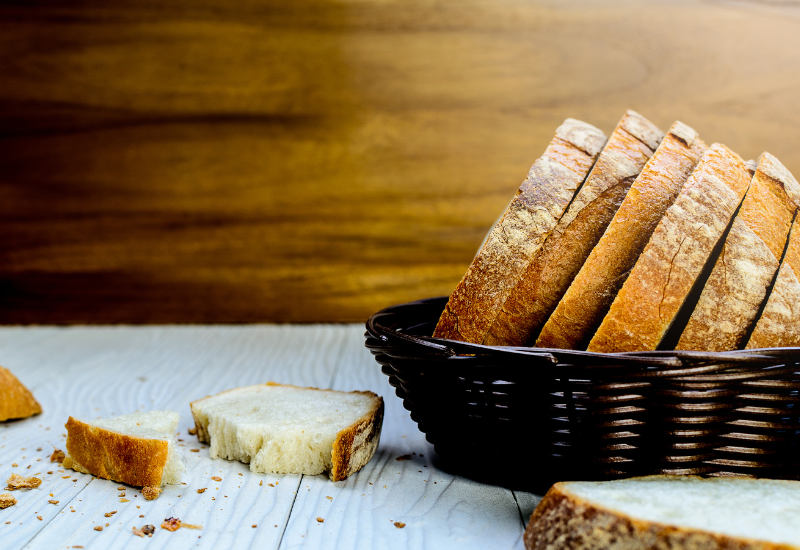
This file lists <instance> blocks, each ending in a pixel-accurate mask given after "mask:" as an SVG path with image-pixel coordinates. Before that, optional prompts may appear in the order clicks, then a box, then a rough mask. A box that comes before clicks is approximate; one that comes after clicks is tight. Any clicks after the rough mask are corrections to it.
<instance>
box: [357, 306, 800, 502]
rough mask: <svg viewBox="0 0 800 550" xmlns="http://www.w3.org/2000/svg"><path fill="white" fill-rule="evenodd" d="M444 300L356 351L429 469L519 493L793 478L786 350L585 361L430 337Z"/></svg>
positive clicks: (796, 408)
mask: <svg viewBox="0 0 800 550" xmlns="http://www.w3.org/2000/svg"><path fill="white" fill-rule="evenodd" d="M446 302H447V297H446V296H445V297H439V298H430V299H426V300H419V301H415V302H410V303H408V304H402V305H396V306H392V307H389V308H386V309H383V310H381V311H379V312H378V313H376V314H374V315H373V316H372V317H370V319H369V321H368V322H367V332H366V335H365V336H366V346H367V348H368V349H369V350H370V351H371V352H372V353H373V355H374V356H375V359H376V360H377V362H378V363H379V364H380V365H381V367H382V371H383V373H384V374H386V375H387V376H388V377H389V383H390V384H391V385H392V386H393V387H394V388H395V392H396V394H397V396H398V397H399V398H400V399H402V400H403V405H404V406H405V408H406V409H408V410H409V411H410V412H411V418H412V419H413V420H414V421H415V422H416V423H417V425H418V426H419V429H420V430H421V431H422V432H423V433H425V435H426V437H427V439H428V441H430V442H431V443H432V444H433V446H434V449H435V451H436V453H437V455H439V457H440V458H441V461H442V465H443V466H444V467H446V468H449V469H451V470H454V471H456V472H457V473H460V474H463V475H467V476H469V477H472V478H474V479H479V480H482V481H487V482H492V483H498V484H502V485H506V486H509V485H512V486H516V487H518V488H527V489H531V490H542V489H546V488H547V486H549V484H551V483H552V482H554V481H557V480H579V479H580V480H606V479H614V478H621V477H630V476H637V475H649V474H678V475H682V474H696V475H710V476H720V475H739V476H758V477H770V478H784V479H797V478H800V468H798V467H799V466H800V464H799V463H800V456H799V455H798V452H800V399H799V398H798V391H799V390H800V348H769V349H760V350H746V351H732V352H725V353H706V352H702V353H701V352H687V351H657V352H638V353H618V354H604V353H590V352H582V351H569V350H559V349H540V348H513V347H492V346H483V345H476V344H466V343H463V342H456V341H451V340H442V339H436V338H432V337H431V336H430V335H431V334H432V333H433V329H434V327H435V325H436V322H437V321H438V319H439V316H440V314H441V312H442V310H443V309H444V306H445V304H446Z"/></svg>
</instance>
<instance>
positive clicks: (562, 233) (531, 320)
mask: <svg viewBox="0 0 800 550" xmlns="http://www.w3.org/2000/svg"><path fill="white" fill-rule="evenodd" d="M663 137H664V132H662V131H661V130H660V129H659V128H658V127H657V126H656V125H655V124H653V123H652V122H650V121H649V120H647V119H646V118H644V117H643V116H642V115H640V114H639V113H637V112H635V111H628V112H627V113H626V114H625V115H624V116H623V117H622V119H621V120H620V121H619V123H618V124H617V127H616V128H615V129H614V132H612V134H611V137H610V138H609V139H608V143H606V146H605V148H603V151H602V152H601V153H600V156H599V157H598V158H597V162H596V163H595V165H594V167H593V168H592V171H591V172H590V173H589V176H588V177H587V178H586V181H585V182H584V183H583V185H582V186H581V188H580V190H579V191H578V193H577V195H575V199H574V200H573V201H572V204H570V206H569V208H568V209H567V212H566V213H565V214H564V215H563V216H562V217H561V219H560V220H559V221H558V224H557V225H556V227H555V229H554V230H553V232H552V234H551V235H550V236H549V237H548V238H547V240H546V241H545V242H544V244H543V245H542V247H541V248H540V249H539V251H538V252H537V253H536V254H535V255H534V257H533V259H532V260H531V262H530V264H529V265H528V269H527V270H526V272H525V274H524V275H523V276H522V278H521V279H520V280H519V282H518V283H517V285H516V286H515V287H514V288H513V290H511V292H509V295H508V298H506V301H505V303H504V304H503V306H502V308H501V309H500V312H499V313H498V314H497V317H496V318H495V320H494V322H493V323H492V326H491V327H490V328H489V332H488V333H487V335H486V338H485V340H484V342H483V343H484V344H488V345H495V346H524V345H526V344H528V343H529V342H530V343H533V341H535V340H536V337H537V336H538V335H539V331H540V330H541V328H542V326H543V325H544V323H545V321H547V318H548V317H549V316H550V314H551V313H552V312H553V310H554V309H555V307H556V305H557V304H558V301H559V300H560V299H561V297H562V296H563V295H564V292H566V291H567V288H569V284H570V283H571V282H572V279H574V278H575V275H576V274H577V273H578V270H580V268H581V266H582V265H583V262H584V261H585V260H586V258H587V256H589V253H590V252H591V251H592V248H594V245H596V244H597V241H599V240H600V237H602V235H603V232H604V231H605V229H606V227H607V226H608V224H609V222H611V219H612V218H613V217H614V214H615V213H616V212H617V209H618V208H619V206H620V204H622V201H623V199H624V198H625V195H626V194H627V193H628V189H630V186H631V184H632V183H633V181H634V180H635V179H636V176H638V175H639V172H641V171H642V168H643V167H644V165H645V164H646V163H647V161H648V160H649V159H650V157H651V156H652V155H653V151H655V150H656V148H657V147H658V144H659V143H661V140H662V139H663Z"/></svg>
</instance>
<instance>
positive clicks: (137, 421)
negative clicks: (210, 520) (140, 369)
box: [63, 411, 186, 487]
mask: <svg viewBox="0 0 800 550" xmlns="http://www.w3.org/2000/svg"><path fill="white" fill-rule="evenodd" d="M179 420H180V415H179V414H178V413H177V412H175V411H149V412H135V413H132V414H126V415H123V416H116V417H113V418H104V419H100V420H94V421H91V422H89V421H83V420H78V419H76V418H73V417H71V416H70V417H69V420H68V421H67V424H66V428H67V457H66V458H65V459H64V463H63V465H64V467H65V468H72V469H73V470H76V471H78V472H83V473H85V474H92V475H95V476H97V477H102V478H105V479H111V480H113V481H118V482H120V483H127V484H128V485H133V486H135V487H160V486H161V485H166V484H176V483H180V482H181V475H182V474H183V472H184V471H185V470H186V466H185V464H184V460H183V457H181V456H180V455H179V454H178V452H177V441H176V432H177V431H178V421H179Z"/></svg>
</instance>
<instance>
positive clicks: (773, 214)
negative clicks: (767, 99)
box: [676, 153, 800, 351]
mask: <svg viewBox="0 0 800 550" xmlns="http://www.w3.org/2000/svg"><path fill="white" fill-rule="evenodd" d="M798 207H800V185H798V184H797V181H796V180H795V179H794V177H793V176H792V175H791V174H790V173H789V171H788V170H787V169H786V168H785V167H784V166H783V165H782V164H781V163H780V161H778V159H776V158H775V157H774V156H772V155H770V154H769V153H764V154H763V155H761V158H760V159H759V161H758V167H757V168H756V174H755V176H754V177H753V183H752V185H751V186H750V190H749V191H748V193H747V196H746V197H745V199H744V202H743V203H742V207H741V208H740V209H739V213H738V215H737V216H736V218H735V219H734V220H733V225H732V226H731V229H730V232H729V233H728V237H727V239H726V240H725V245H724V247H723V248H722V252H721V253H720V255H719V258H717V261H716V263H715V264H714V269H713V270H712V271H711V275H710V276H709V277H708V281H707V282H706V284H705V287H703V291H702V293H701V294H700V299H699V300H698V302H697V305H696V306H695V309H694V311H693V312H692V315H691V317H690V318H689V321H688V323H687V324H686V328H685V329H684V330H683V333H682V334H681V336H680V339H679V340H678V344H677V346H676V348H677V349H680V350H700V351H727V350H733V349H740V348H742V347H743V346H744V345H745V344H746V343H747V341H746V337H747V334H748V333H749V331H750V330H751V328H752V326H753V323H754V322H755V320H756V316H757V315H758V312H759V309H760V308H761V305H762V303H763V302H764V300H765V299H766V294H767V290H768V288H769V287H770V285H771V284H772V281H773V280H774V277H775V273H776V272H777V271H778V267H779V265H780V259H781V257H782V255H783V251H784V248H785V246H786V238H787V236H788V234H789V228H790V226H791V224H792V219H793V217H794V213H795V211H796V210H797V208H798Z"/></svg>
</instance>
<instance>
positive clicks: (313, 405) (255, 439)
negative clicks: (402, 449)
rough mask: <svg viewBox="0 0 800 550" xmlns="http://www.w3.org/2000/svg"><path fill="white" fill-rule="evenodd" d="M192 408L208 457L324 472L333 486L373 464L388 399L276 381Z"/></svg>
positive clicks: (254, 466)
mask: <svg viewBox="0 0 800 550" xmlns="http://www.w3.org/2000/svg"><path fill="white" fill-rule="evenodd" d="M191 408H192V415H193V416H194V421H195V426H196V427H197V438H198V439H199V440H200V441H202V442H205V443H210V445H211V449H210V451H209V454H210V456H211V458H226V459H228V460H239V461H241V462H244V463H246V464H247V463H249V464H250V471H252V472H262V473H265V472H272V473H280V474H290V473H291V474H308V475H317V474H321V473H324V472H327V473H328V475H329V476H330V478H331V479H332V480H333V481H340V480H342V479H345V478H346V477H348V476H350V475H351V474H353V473H355V472H357V471H358V470H359V469H361V467H362V466H364V465H365V464H366V463H367V462H369V460H370V459H371V458H372V455H373V454H375V450H376V449H377V448H378V442H379V441H380V435H381V426H382V424H383V399H382V398H380V397H378V396H377V395H375V394H374V393H372V392H350V393H345V392H339V391H332V390H319V389H316V388H300V387H297V386H285V385H280V384H274V383H269V384H264V385H259V386H248V387H244V388H237V389H233V390H229V391H226V392H222V393H220V394H217V395H214V396H211V397H205V398H203V399H198V400H197V401H193V402H192V403H191Z"/></svg>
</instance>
